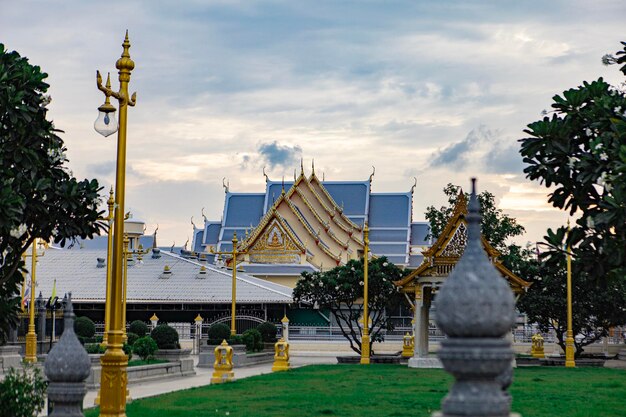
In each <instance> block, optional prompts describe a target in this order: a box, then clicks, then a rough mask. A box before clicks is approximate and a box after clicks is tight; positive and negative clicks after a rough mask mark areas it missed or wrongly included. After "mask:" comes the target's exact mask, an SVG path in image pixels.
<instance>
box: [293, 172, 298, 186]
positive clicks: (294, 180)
mask: <svg viewBox="0 0 626 417" xmlns="http://www.w3.org/2000/svg"><path fill="white" fill-rule="evenodd" d="M296 181H297V179H296V169H295V168H294V169H293V182H294V183H295V182H296Z"/></svg>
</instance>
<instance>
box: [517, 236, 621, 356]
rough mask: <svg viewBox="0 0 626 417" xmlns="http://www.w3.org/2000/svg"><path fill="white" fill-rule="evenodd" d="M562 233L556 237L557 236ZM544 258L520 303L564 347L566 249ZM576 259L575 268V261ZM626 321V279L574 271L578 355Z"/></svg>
mask: <svg viewBox="0 0 626 417" xmlns="http://www.w3.org/2000/svg"><path fill="white" fill-rule="evenodd" d="M559 239H563V237H556V240H559ZM539 258H540V260H541V262H540V263H539V262H535V263H533V265H537V266H538V267H537V268H536V270H535V273H534V274H533V275H528V279H530V280H531V281H532V282H533V285H532V286H531V287H530V288H529V289H528V292H527V293H526V295H524V297H522V298H521V299H520V300H519V301H518V303H517V306H518V308H519V309H520V310H521V311H522V312H524V313H525V314H526V315H527V316H528V319H529V321H530V322H533V323H537V324H538V326H539V330H541V331H542V332H548V331H550V330H554V332H555V333H556V337H557V341H558V342H557V343H558V344H559V346H560V347H561V348H562V349H563V351H565V337H566V333H567V294H566V291H567V287H566V282H567V275H566V274H567V272H566V271H567V266H566V258H565V253H564V252H560V253H555V252H553V251H547V252H544V253H541V254H540V255H539ZM577 262H580V261H574V265H573V266H574V267H575V268H574V269H580V268H576V263H577ZM623 323H626V282H624V281H623V280H606V281H603V282H601V283H599V284H598V283H596V282H595V281H594V280H593V279H591V278H590V277H589V276H588V274H586V273H580V274H573V275H572V329H573V333H574V335H575V336H576V337H575V338H574V347H575V349H576V350H575V357H579V356H580V355H581V354H582V353H583V350H584V347H585V346H587V345H589V344H591V343H594V342H596V341H598V340H599V339H601V338H602V337H605V336H607V335H608V331H609V329H610V328H611V327H613V326H617V325H620V324H623Z"/></svg>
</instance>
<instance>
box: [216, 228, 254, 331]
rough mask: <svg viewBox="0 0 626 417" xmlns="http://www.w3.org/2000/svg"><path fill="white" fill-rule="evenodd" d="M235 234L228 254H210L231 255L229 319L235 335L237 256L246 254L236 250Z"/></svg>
mask: <svg viewBox="0 0 626 417" xmlns="http://www.w3.org/2000/svg"><path fill="white" fill-rule="evenodd" d="M237 242H238V240H237V232H235V233H233V250H232V251H230V252H215V251H214V250H213V248H211V253H213V254H215V255H231V256H232V263H233V264H232V267H233V283H232V302H231V319H230V334H231V335H233V336H234V335H236V334H237V330H236V328H235V309H236V307H237V255H243V254H245V253H247V252H245V251H243V252H242V251H238V250H237Z"/></svg>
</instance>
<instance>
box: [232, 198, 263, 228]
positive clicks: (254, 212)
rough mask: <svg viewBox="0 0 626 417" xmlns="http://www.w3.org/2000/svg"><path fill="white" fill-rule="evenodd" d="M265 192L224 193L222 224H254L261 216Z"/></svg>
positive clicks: (240, 225) (248, 225)
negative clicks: (224, 202) (224, 203)
mask: <svg viewBox="0 0 626 417" xmlns="http://www.w3.org/2000/svg"><path fill="white" fill-rule="evenodd" d="M264 201H265V194H252V193H246V194H239V193H237V194H234V193H228V194H226V205H225V207H224V221H223V225H224V226H239V227H250V225H251V224H252V225H253V226H254V225H256V224H257V223H258V222H259V220H260V219H261V217H262V216H263V203H264Z"/></svg>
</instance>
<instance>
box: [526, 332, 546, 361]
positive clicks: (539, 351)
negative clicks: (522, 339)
mask: <svg viewBox="0 0 626 417" xmlns="http://www.w3.org/2000/svg"><path fill="white" fill-rule="evenodd" d="M531 340H532V346H531V348H530V354H531V355H532V357H533V358H545V357H546V355H545V354H544V352H543V337H542V336H541V334H539V333H537V334H534V335H533V337H532V338H531Z"/></svg>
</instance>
